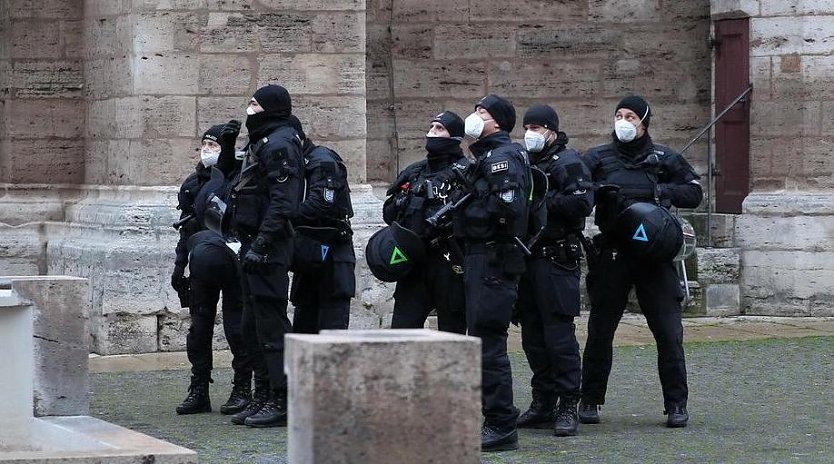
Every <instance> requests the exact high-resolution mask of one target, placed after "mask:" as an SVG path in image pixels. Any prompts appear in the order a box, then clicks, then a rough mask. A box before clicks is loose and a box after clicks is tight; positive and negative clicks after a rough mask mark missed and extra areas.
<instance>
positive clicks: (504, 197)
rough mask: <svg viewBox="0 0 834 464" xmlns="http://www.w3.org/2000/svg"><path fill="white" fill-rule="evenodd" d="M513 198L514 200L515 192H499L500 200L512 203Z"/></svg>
mask: <svg viewBox="0 0 834 464" xmlns="http://www.w3.org/2000/svg"><path fill="white" fill-rule="evenodd" d="M513 198H515V191H514V190H504V191H503V192H501V199H502V200H504V201H505V202H507V203H512V202H513Z"/></svg>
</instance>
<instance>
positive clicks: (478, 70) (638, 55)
mask: <svg viewBox="0 0 834 464" xmlns="http://www.w3.org/2000/svg"><path fill="white" fill-rule="evenodd" d="M627 3H628V8H623V7H622V5H623V4H624V2H621V1H617V0H583V1H565V0H556V1H542V0H521V1H516V2H504V1H481V2H473V1H470V2H453V1H439V0H373V1H369V2H368V15H367V19H368V55H367V62H366V67H367V72H368V176H369V178H370V179H372V180H374V181H386V182H387V181H390V180H391V179H393V178H394V176H395V174H396V172H397V171H398V170H399V169H402V168H404V167H405V166H406V165H407V164H409V163H411V162H413V161H415V160H417V159H419V158H421V157H423V156H425V154H424V152H423V151H422V145H423V140H424V139H423V136H424V134H425V133H426V131H427V128H428V126H427V123H428V121H429V120H430V119H431V117H433V116H434V115H435V114H437V113H439V112H440V111H441V110H443V109H451V110H453V111H455V112H457V113H458V114H460V115H461V116H462V117H465V116H466V115H467V114H468V113H470V112H471V111H472V108H473V105H474V104H475V103H476V102H477V101H478V99H479V98H480V97H481V96H483V95H485V94H487V93H497V94H499V95H502V96H505V97H508V98H509V99H510V100H511V101H512V102H513V103H514V104H515V105H516V110H517V112H518V118H519V122H518V124H517V125H516V130H515V131H514V133H513V135H514V136H515V137H516V138H520V137H522V135H523V129H522V128H521V117H522V115H523V113H524V111H525V110H526V108H527V107H529V106H531V105H533V104H539V103H549V104H551V105H553V106H554V107H555V108H556V110H557V111H558V112H559V115H560V118H561V126H562V129H563V130H564V131H565V132H567V134H568V135H569V136H570V137H571V138H572V140H573V142H572V143H573V146H575V147H576V148H579V149H586V148H589V147H591V146H594V145H597V144H599V143H604V142H606V141H608V134H610V131H611V123H612V114H613V108H614V106H615V105H616V102H617V101H618V100H619V99H620V98H621V97H622V96H624V95H625V94H627V93H629V92H634V93H638V94H642V95H645V96H646V97H647V98H648V100H649V103H650V104H652V106H653V111H654V114H655V116H654V118H653V120H652V127H651V132H652V134H653V136H654V138H655V139H656V140H658V141H659V142H661V143H665V144H668V145H670V146H672V147H677V148H681V147H682V146H683V145H684V144H685V143H686V142H688V140H689V139H691V138H692V137H694V136H695V135H696V133H697V129H699V128H700V127H701V126H703V125H705V124H706V123H707V122H708V120H709V115H710V99H711V96H710V90H711V89H710V85H711V84H710V73H709V70H710V69H711V50H710V49H709V46H708V37H709V28H710V23H709V2H708V1H706V0H695V1H686V2H668V1H666V2H664V1H660V0H639V1H632V2H627ZM687 157H688V158H689V159H690V161H691V162H692V163H693V165H695V166H696V167H697V168H698V170H699V171H700V172H705V171H704V168H705V165H706V144H699V145H696V146H695V147H693V148H692V149H691V150H690V151H689V152H688V154H687Z"/></svg>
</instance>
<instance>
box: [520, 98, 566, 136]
mask: <svg viewBox="0 0 834 464" xmlns="http://www.w3.org/2000/svg"><path fill="white" fill-rule="evenodd" d="M528 124H536V125H539V126H542V127H544V128H545V129H550V130H552V131H553V132H559V115H558V114H556V110H554V109H553V108H551V107H550V106H549V105H536V106H533V107H530V109H529V110H527V112H526V113H524V125H525V126H526V125H528Z"/></svg>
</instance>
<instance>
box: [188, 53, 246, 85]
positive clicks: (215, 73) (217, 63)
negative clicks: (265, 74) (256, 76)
mask: <svg viewBox="0 0 834 464" xmlns="http://www.w3.org/2000/svg"><path fill="white" fill-rule="evenodd" d="M256 69H257V64H256V61H255V60H254V59H252V58H251V57H249V56H241V55H207V54H201V55H200V94H201V95H245V94H247V93H249V87H250V86H251V82H252V76H253V73H254V72H255V70H256Z"/></svg>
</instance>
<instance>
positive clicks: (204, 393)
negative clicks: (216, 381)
mask: <svg viewBox="0 0 834 464" xmlns="http://www.w3.org/2000/svg"><path fill="white" fill-rule="evenodd" d="M211 381H212V380H211V378H209V377H197V376H194V375H192V376H191V385H190V386H189V387H188V396H186V397H185V400H183V402H182V403H180V405H179V406H177V414H198V413H201V412H211V398H209V382H211Z"/></svg>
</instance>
